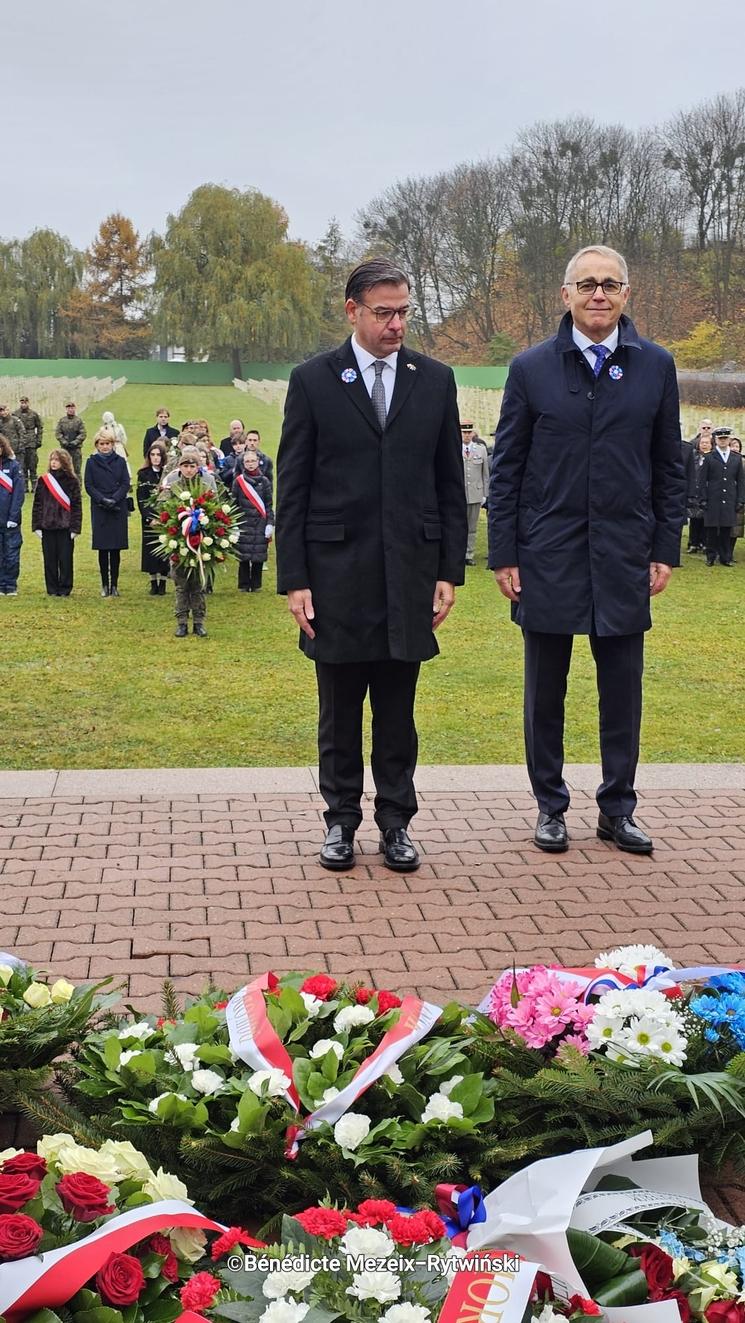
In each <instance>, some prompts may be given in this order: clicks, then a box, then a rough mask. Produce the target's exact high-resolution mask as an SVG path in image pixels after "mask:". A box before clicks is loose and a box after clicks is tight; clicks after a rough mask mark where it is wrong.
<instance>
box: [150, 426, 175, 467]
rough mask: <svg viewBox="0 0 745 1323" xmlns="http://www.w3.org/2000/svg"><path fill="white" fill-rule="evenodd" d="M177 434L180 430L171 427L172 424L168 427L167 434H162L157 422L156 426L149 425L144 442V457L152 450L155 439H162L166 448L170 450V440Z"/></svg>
mask: <svg viewBox="0 0 745 1323" xmlns="http://www.w3.org/2000/svg"><path fill="white" fill-rule="evenodd" d="M175 436H178V432H177V430H176V428H175V427H171V426H170V424H169V425H168V427H167V428H166V434H165V436H161V434H160V430H159V428H158V424H157V423H156V424H155V426H154V427H148V429H147V431H146V433H145V436H144V439H143V442H142V454H143V456H144V458H145V459H147V456H148V451H149V450H150V447H151V445H152V444H153V441H162V442H163V445H164V446H165V448H166V450H168V442H169V441H171V440H173V438H174V437H175Z"/></svg>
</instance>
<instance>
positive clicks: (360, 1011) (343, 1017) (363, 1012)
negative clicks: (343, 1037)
mask: <svg viewBox="0 0 745 1323" xmlns="http://www.w3.org/2000/svg"><path fill="white" fill-rule="evenodd" d="M374 1019H375V1012H374V1011H371V1010H370V1007H369V1006H345V1007H344V1008H343V1010H341V1011H338V1012H337V1014H336V1015H335V1016H334V1029H335V1030H336V1032H337V1034H343V1033H346V1031H347V1030H348V1029H354V1028H356V1027H357V1025H361V1024H369V1023H370V1021H371V1020H374Z"/></svg>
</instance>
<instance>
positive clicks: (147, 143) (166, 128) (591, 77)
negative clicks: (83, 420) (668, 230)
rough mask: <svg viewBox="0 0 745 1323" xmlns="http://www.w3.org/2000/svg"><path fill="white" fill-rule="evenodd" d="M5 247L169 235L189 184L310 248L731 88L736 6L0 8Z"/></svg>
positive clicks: (739, 15)
mask: <svg viewBox="0 0 745 1323" xmlns="http://www.w3.org/2000/svg"><path fill="white" fill-rule="evenodd" d="M0 14H1V16H2V30H3V36H4V38H5V40H4V42H3V79H2V94H3V128H2V139H3V142H2V160H3V188H2V205H1V206H0V236H2V237H4V238H9V237H11V236H24V235H26V234H28V233H30V231H31V230H33V229H34V228H36V227H37V226H50V227H51V228H52V229H55V230H59V231H60V232H61V233H63V234H66V235H67V236H68V237H69V238H70V239H71V240H72V241H73V243H75V244H76V245H78V246H79V247H83V246H85V245H87V244H88V243H89V242H90V240H91V238H92V237H93V235H94V233H95V232H96V230H97V228H98V225H99V223H100V221H101V220H102V219H103V217H104V216H105V215H107V214H108V213H109V212H111V211H122V212H124V213H125V214H126V215H129V216H131V217H132V219H133V220H134V222H135V224H136V225H137V227H138V228H139V230H140V232H141V233H143V234H144V233H147V232H149V231H150V230H159V231H162V230H163V228H164V225H165V220H166V216H167V215H168V213H169V212H173V211H178V210H179V209H180V207H181V206H182V205H183V203H184V202H185V201H186V199H187V197H188V195H189V193H190V192H191V190H192V189H194V188H196V187H197V186H198V185H199V184H202V183H207V182H211V183H219V184H225V185H228V186H230V187H237V188H247V187H255V188H258V189H260V190H261V191H262V192H264V193H268V194H269V195H270V196H272V197H274V198H276V199H277V200H278V201H279V202H281V203H282V205H283V206H284V207H285V209H286V211H287V212H288V215H289V217H290V227H291V233H292V235H293V236H294V237H298V238H303V239H307V240H309V241H315V240H317V239H318V238H320V236H321V234H322V233H323V231H324V230H325V228H326V225H327V223H328V221H329V219H330V217H332V216H336V217H337V219H338V220H339V222H340V223H341V225H342V228H343V229H344V230H345V232H346V233H347V234H351V233H352V231H353V227H354V214H355V212H356V210H357V209H358V208H359V207H360V206H362V205H364V204H365V203H366V202H367V201H368V200H369V199H370V198H371V197H373V196H374V195H375V194H376V193H378V192H379V191H380V190H382V189H383V188H385V187H386V186H387V185H388V184H390V183H392V182H393V181H394V180H396V179H397V178H401V177H404V176H406V175H410V174H414V175H416V174H428V173H431V172H434V171H438V170H441V169H445V168H447V167H449V166H451V165H454V164H456V163H457V162H460V161H465V160H476V159H478V158H480V157H484V156H488V155H498V154H500V153H501V152H503V151H505V150H506V149H508V148H509V146H510V144H511V143H512V142H513V140H514V138H515V134H516V133H517V131H518V130H519V129H520V128H522V127H525V126H527V125H529V124H532V123H534V122H535V121H536V120H538V119H555V118H558V117H562V116H567V115H573V114H579V113H581V114H589V115H592V116H593V117H595V118H596V119H599V120H605V121H609V122H621V123H623V124H625V125H626V126H628V127H629V128H635V127H641V126H644V125H652V124H656V123H660V122H662V121H663V120H665V119H666V118H668V117H670V116H672V115H673V114H674V113H675V112H676V111H678V110H680V109H683V108H686V107H689V106H691V105H693V104H695V103H696V102H697V101H700V100H703V99H705V98H707V97H709V96H713V95H715V94H717V93H719V92H723V91H731V90H733V89H735V88H737V87H738V86H740V85H742V84H743V83H745V68H743V50H744V49H745V41H744V40H743V38H745V6H743V5H742V4H741V3H740V0H706V3H705V4H702V3H701V0H615V2H614V0H603V2H602V3H601V2H600V0H583V2H582V3H581V4H578V3H566V2H565V3H558V2H557V0H378V2H377V4H361V3H359V2H357V3H354V0H352V2H343V0H262V3H257V0H25V3H24V4H23V5H21V4H18V3H14V2H13V0H0Z"/></svg>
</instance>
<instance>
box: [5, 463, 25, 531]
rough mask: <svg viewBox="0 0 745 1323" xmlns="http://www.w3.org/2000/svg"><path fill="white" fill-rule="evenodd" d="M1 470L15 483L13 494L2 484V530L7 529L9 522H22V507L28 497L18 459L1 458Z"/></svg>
mask: <svg viewBox="0 0 745 1323" xmlns="http://www.w3.org/2000/svg"><path fill="white" fill-rule="evenodd" d="M0 469H2V471H3V473H4V474H5V476H6V477H7V478H10V480H11V482H12V483H13V490H12V491H11V492H9V491H8V489H7V487H5V486H4V484H3V483H0V528H5V525H6V524H7V523H8V520H10V522H11V524H20V522H21V506H22V505H23V502H24V500H25V497H26V480H25V478H24V476H23V473H22V472H21V466H20V464H19V463H18V460H17V459H3V458H2V456H0Z"/></svg>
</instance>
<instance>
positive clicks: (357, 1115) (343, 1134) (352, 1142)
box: [334, 1112, 370, 1153]
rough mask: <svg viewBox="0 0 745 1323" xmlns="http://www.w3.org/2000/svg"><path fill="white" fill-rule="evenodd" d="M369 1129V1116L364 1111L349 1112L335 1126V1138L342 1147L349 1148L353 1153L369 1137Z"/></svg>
mask: <svg viewBox="0 0 745 1323" xmlns="http://www.w3.org/2000/svg"><path fill="white" fill-rule="evenodd" d="M369 1130H370V1117H369V1116H364V1115H363V1113H362V1112H347V1113H346V1114H345V1115H344V1116H342V1117H340V1118H339V1120H338V1121H337V1123H336V1125H335V1126H334V1139H335V1140H336V1142H337V1144H338V1145H339V1147H340V1148H346V1149H349V1151H350V1153H351V1152H354V1150H355V1149H356V1148H359V1146H360V1144H361V1143H362V1141H363V1139H366V1138H367V1135H368V1133H369Z"/></svg>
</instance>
